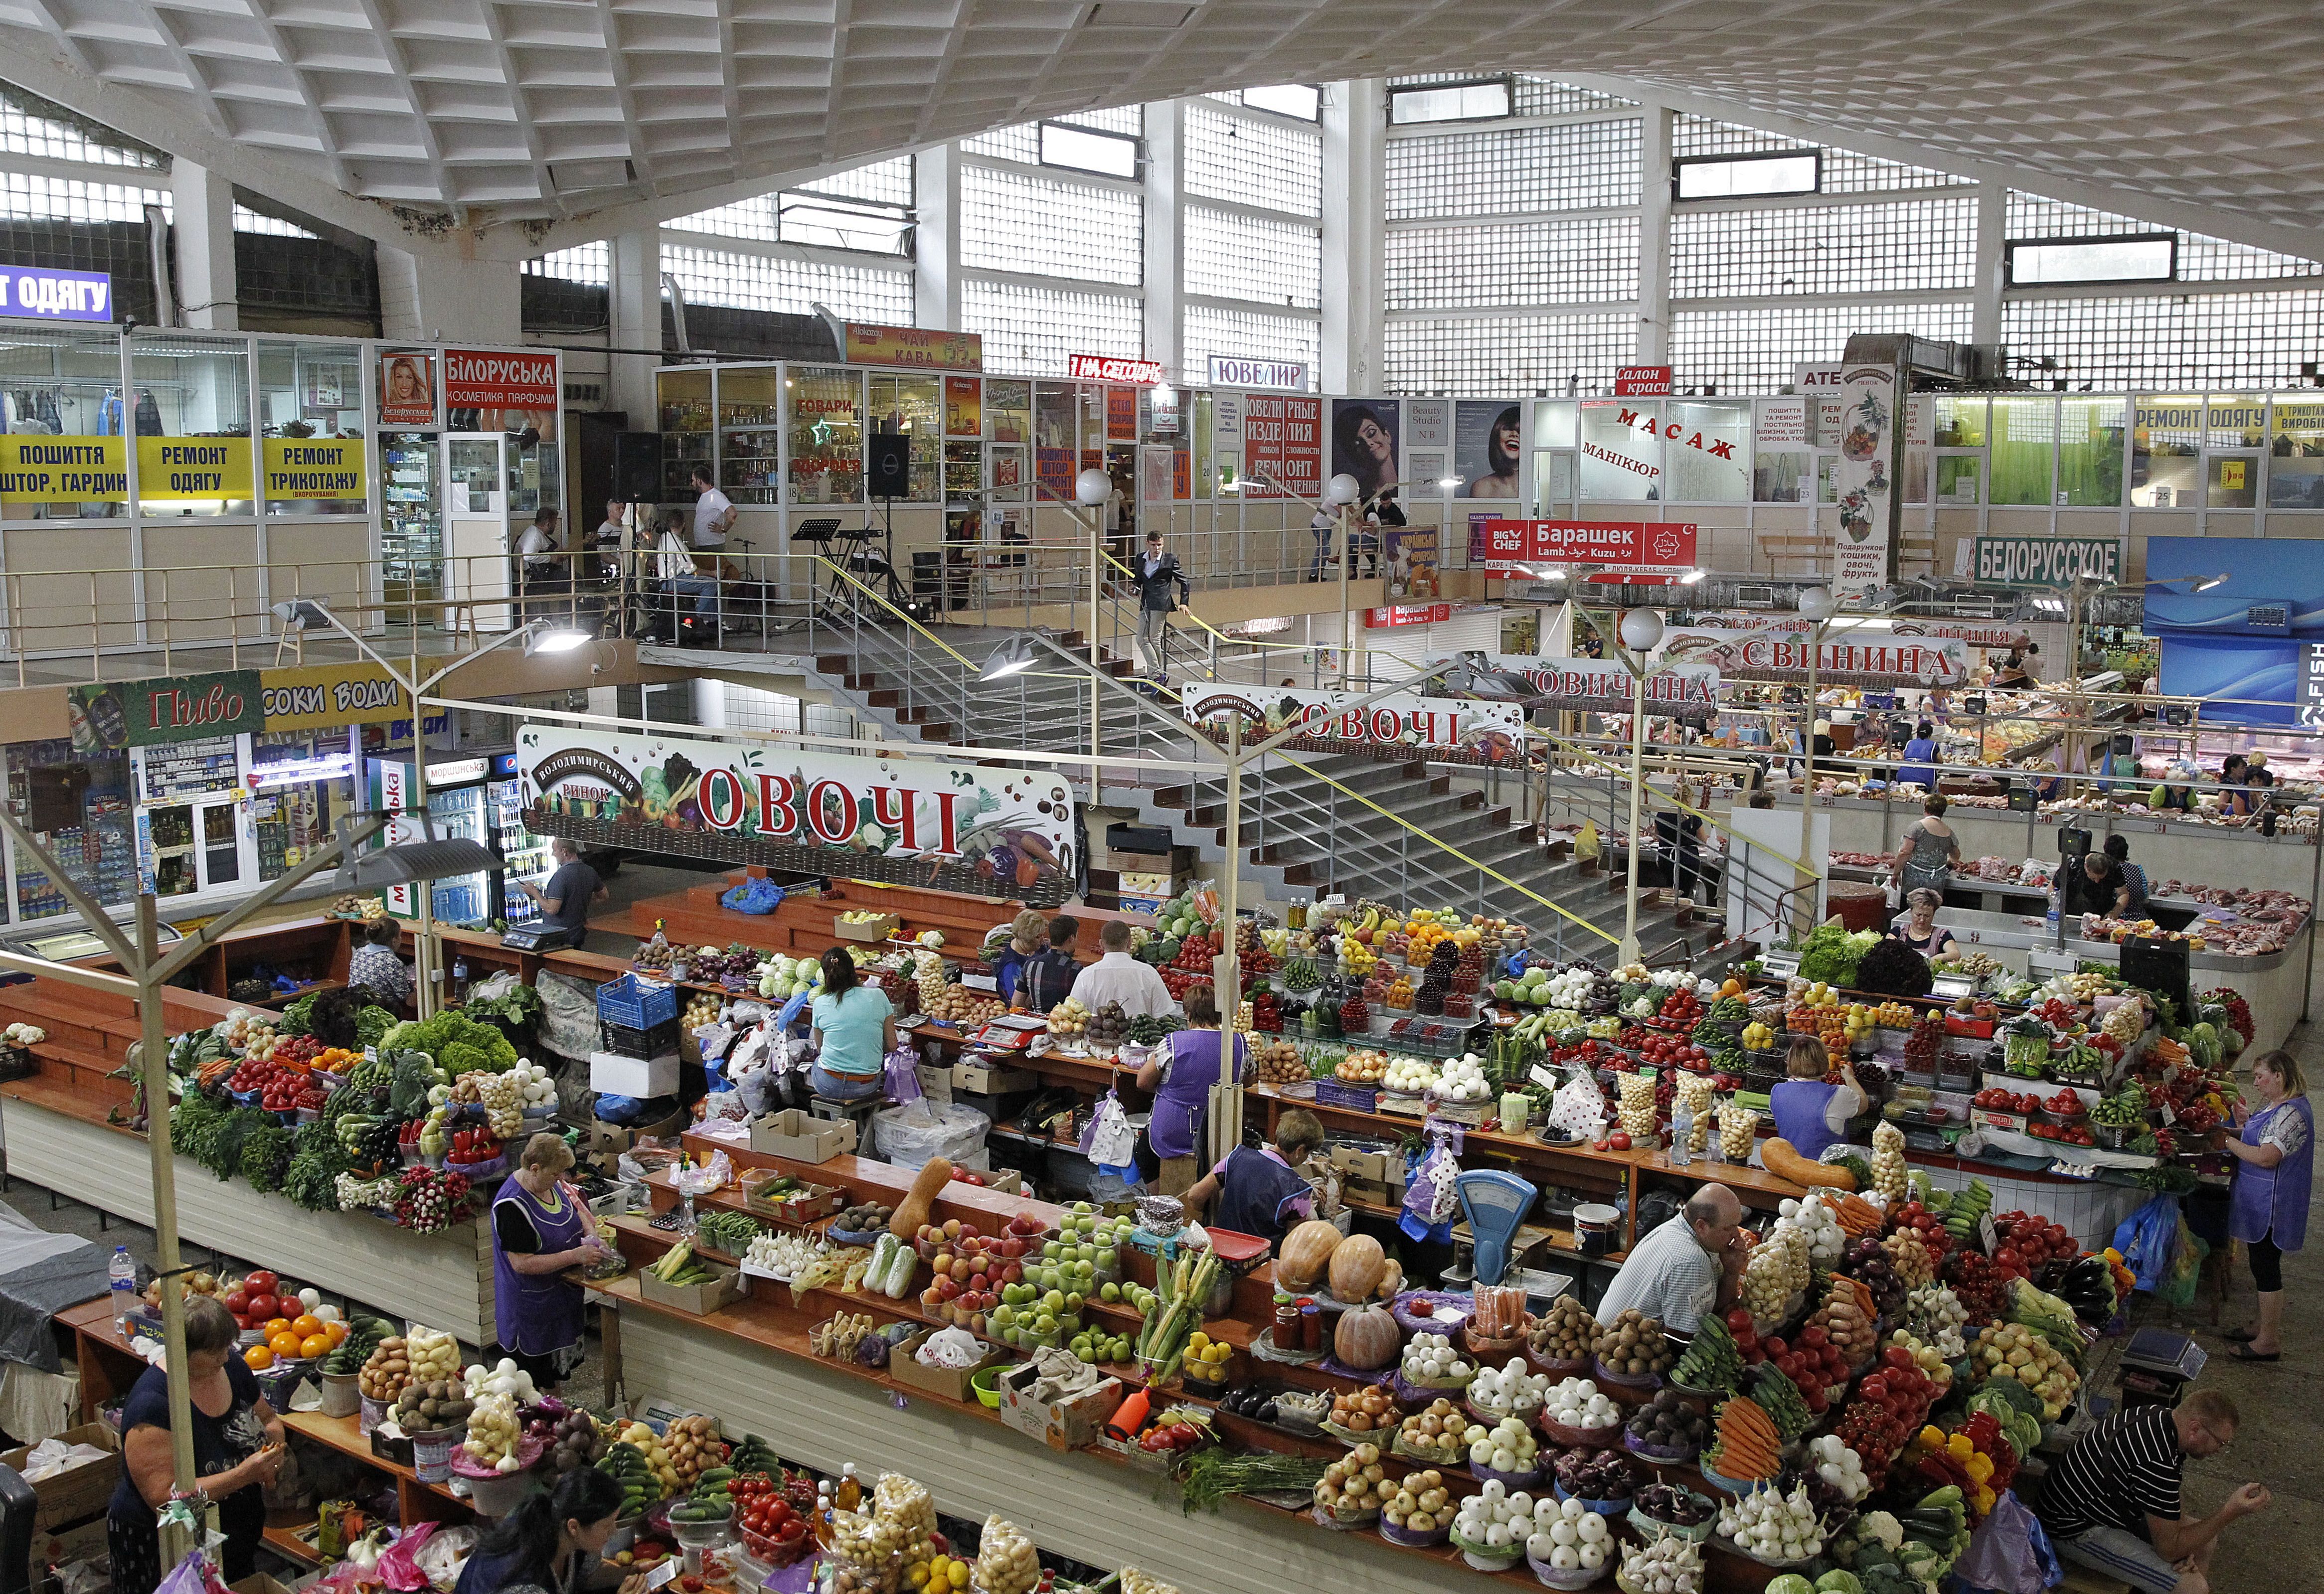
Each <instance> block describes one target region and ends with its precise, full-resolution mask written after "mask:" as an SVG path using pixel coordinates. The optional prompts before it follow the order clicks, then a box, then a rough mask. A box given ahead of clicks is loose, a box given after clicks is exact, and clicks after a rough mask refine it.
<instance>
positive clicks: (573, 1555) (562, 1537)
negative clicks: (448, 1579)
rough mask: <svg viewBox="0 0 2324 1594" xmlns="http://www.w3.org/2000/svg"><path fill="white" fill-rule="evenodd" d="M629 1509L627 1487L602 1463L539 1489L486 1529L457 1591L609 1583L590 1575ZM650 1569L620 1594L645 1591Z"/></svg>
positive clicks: (503, 1593)
mask: <svg viewBox="0 0 2324 1594" xmlns="http://www.w3.org/2000/svg"><path fill="white" fill-rule="evenodd" d="M621 1513H622V1486H621V1485H620V1484H618V1483H616V1482H614V1481H613V1479H612V1478H611V1477H609V1476H607V1475H606V1474H605V1473H603V1472H600V1471H599V1470H597V1469H596V1468H595V1467H581V1468H576V1470H573V1471H570V1472H567V1473H564V1474H561V1475H560V1476H559V1477H558V1479H557V1484H556V1487H555V1488H536V1489H534V1490H533V1491H532V1492H531V1493H530V1494H529V1495H527V1496H525V1497H524V1499H523V1501H522V1502H521V1504H519V1505H518V1506H517V1508H516V1509H515V1510H513V1511H512V1512H510V1513H509V1514H508V1515H507V1516H503V1517H502V1518H501V1519H500V1521H498V1522H496V1523H494V1524H493V1525H492V1526H491V1527H488V1528H486V1529H485V1530H484V1536H483V1537H482V1538H480V1539H478V1540H477V1541H476V1548H475V1553H474V1554H472V1555H470V1556H469V1557H468V1559H467V1562H466V1564H465V1565H463V1566H462V1567H461V1568H460V1580H459V1581H458V1582H457V1583H455V1584H453V1585H452V1594H532V1591H538V1594H567V1591H568V1590H573V1589H581V1588H585V1587H591V1586H604V1584H602V1583H598V1582H597V1581H596V1580H595V1579H592V1578H590V1577H589V1573H590V1572H591V1571H594V1570H595V1565H596V1564H597V1563H598V1562H599V1560H600V1558H601V1557H603V1556H604V1553H605V1543H606V1541H607V1540H609V1539H611V1538H612V1537H613V1526H614V1524H615V1522H616V1520H617V1519H618V1518H619V1517H620V1516H621ZM645 1583H646V1580H645V1574H644V1573H643V1572H633V1573H632V1574H631V1575H630V1576H629V1577H627V1578H624V1579H622V1584H621V1588H620V1589H619V1594H643V1590H644V1589H645Z"/></svg>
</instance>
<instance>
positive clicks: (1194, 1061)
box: [1138, 985, 1250, 1227]
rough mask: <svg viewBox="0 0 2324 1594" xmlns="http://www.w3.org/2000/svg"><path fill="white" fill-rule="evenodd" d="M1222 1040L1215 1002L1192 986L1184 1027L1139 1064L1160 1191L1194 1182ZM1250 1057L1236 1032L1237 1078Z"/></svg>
mask: <svg viewBox="0 0 2324 1594" xmlns="http://www.w3.org/2000/svg"><path fill="white" fill-rule="evenodd" d="M1221 1041H1222V1037H1221V1035H1220V1032H1219V1008H1218V1002H1217V1000H1216V999H1215V998H1214V997H1213V994H1212V991H1211V988H1210V987H1209V986H1207V985H1197V986H1194V987H1193V988H1192V989H1191V990H1188V991H1187V992H1186V1027H1185V1028H1184V1029H1181V1030H1179V1031H1177V1032H1176V1034H1174V1035H1170V1036H1167V1037H1164V1039H1163V1042H1162V1045H1161V1046H1159V1047H1158V1048H1157V1049H1156V1051H1155V1052H1154V1053H1153V1054H1152V1055H1150V1056H1149V1057H1148V1058H1147V1060H1146V1061H1145V1063H1143V1064H1140V1065H1139V1070H1138V1088H1139V1090H1141V1091H1150V1092H1153V1094H1154V1116H1153V1118H1152V1119H1151V1121H1150V1122H1149V1124H1148V1128H1147V1131H1146V1140H1147V1144H1148V1145H1149V1146H1151V1147H1153V1148H1154V1155H1155V1156H1156V1157H1157V1159H1158V1160H1159V1161H1160V1162H1161V1164H1162V1167H1161V1172H1160V1173H1159V1175H1157V1177H1156V1179H1155V1186H1154V1187H1155V1188H1156V1189H1157V1190H1158V1191H1160V1192H1161V1193H1163V1194H1164V1195H1182V1194H1184V1193H1185V1192H1186V1191H1187V1190H1189V1189H1191V1188H1192V1187H1193V1186H1194V1174H1195V1167H1196V1164H1197V1163H1198V1161H1199V1160H1200V1152H1201V1149H1202V1144H1203V1123H1204V1118H1205V1112H1206V1110H1207V1109H1208V1107H1209V1105H1210V1100H1211V1087H1212V1086H1213V1085H1214V1084H1217V1083H1219V1078H1220V1074H1219V1052H1220V1045H1221ZM1249 1063H1250V1051H1249V1050H1248V1049H1247V1048H1246V1047H1245V1046H1244V1045H1243V1039H1242V1037H1240V1035H1238V1036H1236V1037H1234V1077H1235V1078H1236V1079H1238V1080H1240V1079H1241V1078H1242V1077H1243V1073H1244V1071H1245V1069H1246V1066H1247V1065H1248V1064H1249ZM1230 1227H1231V1225H1230Z"/></svg>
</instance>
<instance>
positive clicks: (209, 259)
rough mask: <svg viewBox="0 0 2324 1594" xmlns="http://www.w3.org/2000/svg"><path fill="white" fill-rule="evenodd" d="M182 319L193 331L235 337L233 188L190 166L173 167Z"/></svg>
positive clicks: (187, 163)
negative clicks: (205, 329)
mask: <svg viewBox="0 0 2324 1594" xmlns="http://www.w3.org/2000/svg"><path fill="white" fill-rule="evenodd" d="M170 198H171V212H172V215H173V217H174V218H175V219H174V221H173V224H172V226H171V244H172V245H173V246H174V248H175V250H176V254H177V267H178V289H177V300H178V307H179V314H180V316H181V317H182V318H183V319H184V322H185V324H186V325H187V326H189V327H208V328H210V329H212V330H214V331H231V330H233V329H234V328H235V327H238V326H240V325H241V322H240V321H239V320H238V319H237V318H236V313H235V312H236V306H235V273H234V185H233V184H232V183H230V182H228V181H226V179H225V178H223V177H220V176H219V175H218V174H217V172H215V171H212V170H210V169H209V168H208V167H207V166H197V165H195V164H194V163H193V162H192V161H183V160H180V161H171V165H170Z"/></svg>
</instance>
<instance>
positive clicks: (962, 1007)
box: [927, 985, 1009, 1029]
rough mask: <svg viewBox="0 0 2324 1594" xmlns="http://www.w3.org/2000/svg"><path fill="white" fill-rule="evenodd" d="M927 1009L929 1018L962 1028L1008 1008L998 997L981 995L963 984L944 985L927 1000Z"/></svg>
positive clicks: (981, 1021) (987, 1019) (997, 1014)
mask: <svg viewBox="0 0 2324 1594" xmlns="http://www.w3.org/2000/svg"><path fill="white" fill-rule="evenodd" d="M927 1009H928V1012H927V1016H928V1017H929V1018H937V1019H944V1020H946V1021H948V1022H950V1023H953V1024H956V1025H958V1026H959V1027H961V1028H963V1029H970V1028H973V1027H976V1026H977V1025H980V1024H984V1023H987V1022H989V1021H991V1019H994V1018H999V1017H1001V1014H1003V1013H1005V1012H1007V1011H1008V1010H1009V1009H1007V1008H1005V1007H1003V1006H1002V1005H1001V999H1000V998H999V997H997V996H986V995H983V994H982V993H981V992H978V991H974V990H970V989H969V988H968V987H967V986H965V985H947V986H945V988H944V990H941V991H939V992H938V993H937V994H936V996H935V997H934V998H932V999H931V1000H929V1001H928V1003H927Z"/></svg>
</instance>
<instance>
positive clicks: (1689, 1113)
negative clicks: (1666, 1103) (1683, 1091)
mask: <svg viewBox="0 0 2324 1594" xmlns="http://www.w3.org/2000/svg"><path fill="white" fill-rule="evenodd" d="M1693 1140H1694V1109H1693V1108H1692V1107H1691V1106H1689V1105H1688V1104H1687V1100H1686V1098H1685V1097H1684V1096H1681V1097H1680V1098H1679V1099H1678V1101H1677V1102H1676V1103H1675V1104H1674V1106H1673V1107H1672V1108H1671V1146H1670V1159H1671V1161H1672V1162H1673V1163H1674V1164H1675V1165H1677V1166H1680V1167H1684V1166H1687V1165H1688V1164H1689V1163H1691V1162H1692V1161H1693V1160H1694V1152H1693V1149H1692V1143H1693Z"/></svg>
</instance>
